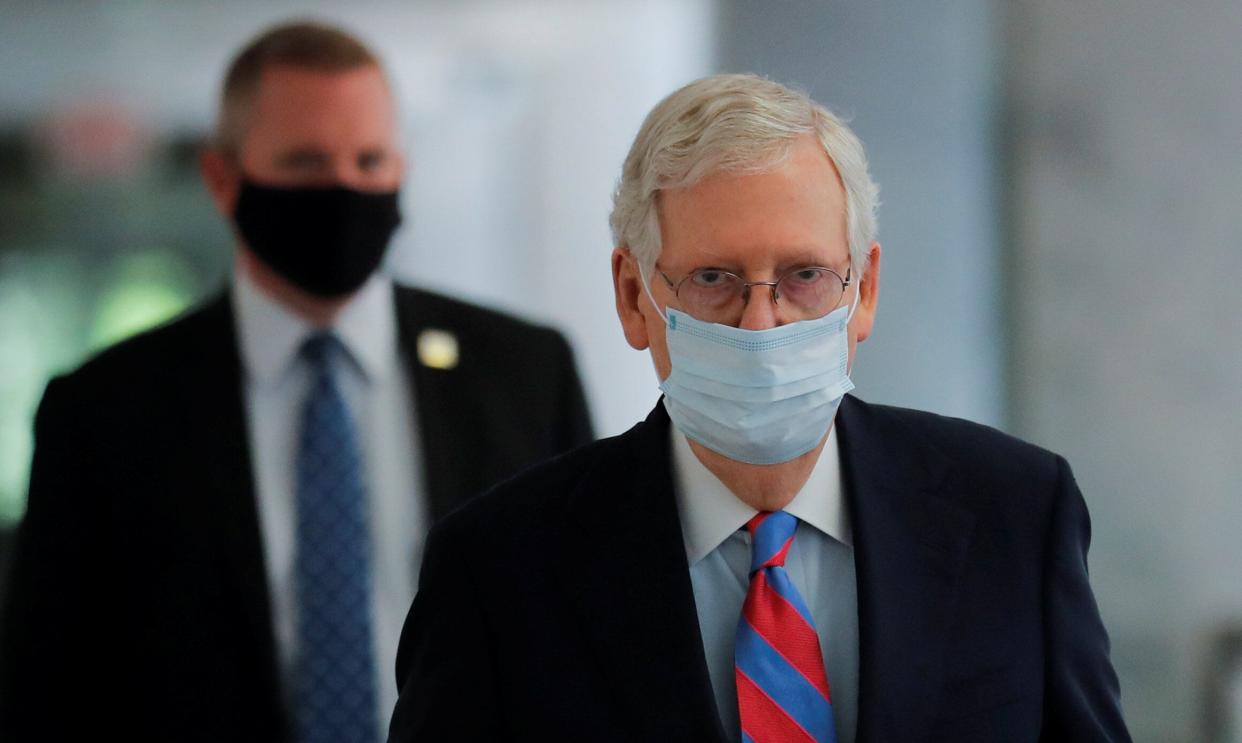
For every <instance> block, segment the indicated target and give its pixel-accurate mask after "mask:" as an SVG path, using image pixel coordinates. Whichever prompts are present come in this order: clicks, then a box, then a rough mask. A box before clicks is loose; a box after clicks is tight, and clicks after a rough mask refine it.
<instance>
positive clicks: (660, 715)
mask: <svg viewBox="0 0 1242 743" xmlns="http://www.w3.org/2000/svg"><path fill="white" fill-rule="evenodd" d="M836 425H837V426H838V427H839V428H838V435H839V437H840V445H841V453H842V457H841V462H842V471H843V477H844V482H845V492H846V497H847V501H848V504H849V508H850V515H851V519H852V524H853V531H854V545H855V565H856V571H857V581H858V613H859V617H858V618H859V644H860V647H859V651H860V678H859V717H858V720H859V722H858V740H859V741H868V742H870V741H875V742H885V743H909V742H912V741H959V742H960V741H1004V742H1005V743H1014V742H1016V741H1037V740H1044V741H1125V740H1129V736H1128V734H1127V732H1126V728H1125V724H1124V722H1123V720H1122V717H1121V712H1120V705H1119V700H1118V694H1119V692H1118V684H1117V678H1116V675H1115V674H1114V672H1113V669H1112V666H1111V665H1110V662H1109V658H1108V638H1107V636H1106V634H1105V631H1104V627H1103V625H1102V624H1101V621H1100V616H1099V612H1098V610H1097V608H1096V604H1095V600H1094V598H1093V597H1092V593H1091V589H1090V587H1089V585H1088V581H1087V563H1086V557H1087V546H1088V542H1089V539H1090V527H1089V523H1088V517H1087V511H1086V508H1085V506H1084V504H1083V499H1082V496H1081V494H1080V493H1079V490H1078V487H1077V486H1076V485H1075V483H1074V479H1073V477H1072V475H1071V474H1070V470H1069V467H1068V465H1067V464H1066V463H1065V461H1064V460H1063V459H1061V458H1060V457H1058V456H1056V455H1054V454H1051V453H1049V452H1047V451H1044V450H1042V449H1039V448H1036V447H1034V446H1031V445H1029V444H1025V443H1022V442H1020V441H1018V440H1016V439H1013V438H1011V437H1009V436H1006V435H1004V434H1001V433H999V432H997V431H994V430H991V429H988V428H985V427H983V426H979V425H976V424H972V423H968V422H965V421H961V420H953V419H949V418H943V417H939V416H935V415H931V414H927V413H920V412H915V411H911V410H903V409H898V408H890V407H881V406H876V405H869V404H866V403H864V402H861V401H859V400H857V399H855V398H852V397H847V398H846V399H845V400H844V401H843V403H842V405H841V409H840V412H839V413H838V416H837V421H836ZM668 437H669V421H668V417H667V415H666V413H665V412H664V409H663V406H659V405H658V406H657V407H656V409H655V410H654V411H653V412H652V413H651V415H650V416H649V417H648V418H647V420H646V421H645V422H643V423H640V424H638V425H637V426H635V427H634V428H633V429H631V430H630V431H629V432H627V433H625V434H623V435H621V436H618V437H615V438H611V439H606V440H603V441H600V442H596V443H594V444H592V445H589V446H587V447H584V448H581V449H578V450H576V451H574V452H572V453H570V454H567V455H564V456H562V457H559V458H557V459H555V460H553V461H551V462H549V463H546V464H544V465H541V466H538V467H536V468H534V469H531V470H529V471H527V472H525V473H523V474H522V475H520V476H518V477H517V478H515V479H512V480H510V481H508V482H506V483H504V484H502V485H500V486H498V487H497V488H495V489H494V490H492V491H491V492H490V493H489V494H487V495H485V496H483V497H481V498H479V499H475V500H474V501H472V502H471V503H470V504H468V505H467V506H465V507H464V508H462V509H461V510H459V511H457V512H456V513H454V514H453V515H451V516H449V517H448V518H447V519H445V520H443V521H441V522H440V523H439V524H438V525H437V526H436V527H435V528H434V529H433V530H432V533H431V535H430V538H429V542H428V547H427V551H426V553H425V558H424V563H423V569H422V577H421V579H420V580H421V583H420V590H419V593H418V596H417V597H416V598H415V600H414V604H413V607H412V609H411V612H410V615H409V617H408V619H407V620H406V626H405V629H404V633H403V636H402V640H401V649H400V651H399V652H398V657H397V679H398V683H399V684H400V686H401V697H400V700H399V701H398V703H397V708H396V711H395V714H394V717H393V721H392V726H391V731H390V737H389V740H390V742H395V743H409V742H412V741H424V740H455V741H460V740H469V741H475V740H477V741H484V740H592V741H612V740H617V741H620V740H642V741H718V740H722V730H721V725H720V721H719V717H718V715H717V712H716V709H715V703H714V701H713V696H712V691H711V686H710V682H709V680H708V675H707V669H706V662H705V660H704V655H703V647H702V641H701V638H700V635H699V628H698V620H697V617H696V612H695V605H694V596H693V592H692V589H691V584H690V577H689V572H688V566H687V563H686V556H685V550H684V546H683V540H682V533H681V526H680V524H679V521H678V514H677V508H676V504H675V498H674V493H673V480H672V477H671V474H670V466H669V457H670V454H669V439H668Z"/></svg>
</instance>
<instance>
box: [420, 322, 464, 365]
mask: <svg viewBox="0 0 1242 743" xmlns="http://www.w3.org/2000/svg"><path fill="white" fill-rule="evenodd" d="M457 359H458V349H457V336H455V335H453V334H452V333H450V332H448V331H447V330H436V329H430V330H424V331H423V332H421V333H419V334H418V360H419V361H420V362H422V365H423V366H429V367H431V368H432V369H452V368H453V367H455V366H457Z"/></svg>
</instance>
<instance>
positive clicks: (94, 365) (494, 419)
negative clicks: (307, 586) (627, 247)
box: [0, 287, 591, 743]
mask: <svg viewBox="0 0 1242 743" xmlns="http://www.w3.org/2000/svg"><path fill="white" fill-rule="evenodd" d="M394 301H395V303H396V314H397V327H398V334H399V340H400V343H399V347H400V348H401V351H402V353H403V354H404V355H405V356H406V361H407V368H409V369H410V372H411V375H412V376H413V380H412V382H413V390H414V396H415V408H416V411H417V425H418V432H419V440H420V443H421V444H422V462H423V465H424V470H425V482H424V489H423V492H424V493H425V495H426V497H427V500H428V502H429V511H430V514H431V516H432V517H439V516H441V515H443V514H444V513H446V512H448V511H449V510H451V509H452V508H453V507H455V506H456V505H458V504H460V503H461V502H462V501H463V500H465V499H466V498H468V497H470V496H473V495H476V494H478V493H479V492H481V491H483V490H484V489H486V488H487V487H489V486H490V485H492V484H494V483H496V482H498V481H500V480H502V479H504V478H506V477H508V476H510V475H512V474H513V473H515V472H517V471H519V470H521V469H522V468H523V467H525V466H528V465H530V464H533V463H535V462H537V461H540V460H542V459H546V458H547V457H550V456H552V455H554V454H557V453H559V452H562V451H565V450H566V449H569V448H572V447H573V446H576V445H579V444H583V443H585V442H587V441H589V440H590V439H591V431H590V424H589V421H588V418H587V412H586V406H585V404H584V401H583V395H582V388H581V385H580V384H579V382H578V377H577V373H576V371H575V367H574V363H573V358H572V355H571V353H570V350H569V346H568V345H567V344H566V343H565V340H564V339H563V338H562V337H561V336H560V335H559V334H558V333H556V332H554V331H552V330H549V329H547V328H541V327H537V326H534V325H530V324H528V323H525V322H521V321H519V320H516V319H514V318H512V317H508V316H505V315H502V314H500V313H497V312H492V311H489V310H485V309H483V308H480V307H476V306H473V305H469V304H466V303H463V302H458V301H455V300H453V299H450V298H448V297H444V296H440V295H437V294H433V293H431V292H426V291H421V290H417V289H411V288H406V287H398V288H397V291H396V293H395V296H394ZM428 328H437V329H441V330H445V331H448V332H451V333H453V334H454V335H455V336H456V337H457V339H458V346H459V348H460V355H459V359H458V364H457V366H456V367H455V368H453V369H447V370H446V369H433V368H430V367H427V366H424V365H422V364H421V363H419V361H418V358H417V356H416V353H415V348H416V345H417V338H418V337H419V334H420V333H421V332H422V331H423V330H424V329H428ZM412 415H413V413H412ZM411 496H413V493H411ZM411 559H413V557H412V556H411ZM12 569H13V572H12V581H11V584H10V592H11V593H10V596H9V599H8V604H7V607H6V609H7V612H6V613H7V616H6V617H5V622H4V627H3V628H2V629H3V633H2V635H0V740H3V741H5V742H6V743H10V742H18V741H27V740H31V741H45V740H46V741H60V740H95V739H100V738H104V737H114V738H119V739H121V740H125V741H145V740H159V741H199V740H201V741H264V743H268V742H271V741H280V740H285V739H287V738H288V736H289V729H290V726H289V725H288V721H287V716H286V714H285V710H284V704H283V699H282V696H283V693H282V690H281V688H280V683H279V672H278V664H277V653H276V646H275V640H274V635H273V629H272V618H271V607H270V603H271V602H270V598H269V595H268V589H267V570H266V568H265V567H264V552H263V544H262V535H261V532H260V528H259V520H258V512H257V505H256V502H255V492H254V484H253V482H252V474H251V461H250V451H249V446H248V444H247V431H246V422H245V408H244V403H243V392H242V370H241V364H240V361H239V356H238V350H237V341H236V336H235V331H234V320H233V314H232V311H231V305H230V302H229V299H228V297H227V296H220V297H217V298H216V299H215V300H214V301H211V302H209V303H208V304H207V305H205V306H204V307H202V308H200V309H198V310H196V311H194V312H191V313H189V314H188V315H186V316H185V317H183V318H181V319H179V320H177V321H175V322H173V323H170V324H168V325H166V326H164V327H162V328H159V329H156V330H154V331H151V332H149V333H145V334H143V335H140V336H138V337H136V338H133V339H130V340H128V341H126V342H124V343H122V344H120V345H118V346H115V347H113V348H110V349H108V350H107V351H105V352H103V353H102V354H100V355H99V356H98V357H96V358H94V359H92V360H91V361H89V362H87V363H86V364H85V365H84V366H83V367H82V368H81V369H79V370H78V371H76V372H74V373H72V374H69V375H67V376H64V377H60V378H57V379H55V380H53V381H52V382H51V383H50V384H49V385H48V388H47V392H46V393H45V394H44V397H43V402H42V404H41V405H40V407H39V413H38V417H37V420H36V423H35V456H34V465H33V467H32V471H31V479H30V500H29V506H28V510H27V513H26V517H25V520H24V521H23V523H22V525H21V527H20V530H19V533H18V540H17V546H16V550H15V554H14V558H13V568H12ZM390 662H391V661H390Z"/></svg>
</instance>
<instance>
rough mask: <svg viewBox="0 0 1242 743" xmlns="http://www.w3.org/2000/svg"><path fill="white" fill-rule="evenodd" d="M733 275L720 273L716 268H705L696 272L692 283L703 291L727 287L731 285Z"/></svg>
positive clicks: (724, 272)
mask: <svg viewBox="0 0 1242 743" xmlns="http://www.w3.org/2000/svg"><path fill="white" fill-rule="evenodd" d="M732 278H733V274H731V273H729V272H727V271H720V270H718V269H715V268H703V269H699V270H698V271H695V272H694V274H693V276H692V278H691V281H693V282H694V285H695V286H698V287H700V288H703V289H715V288H717V287H721V286H726V285H728V284H730V283H732V282H731V281H730V279H732Z"/></svg>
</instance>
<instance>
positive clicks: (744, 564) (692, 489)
mask: <svg viewBox="0 0 1242 743" xmlns="http://www.w3.org/2000/svg"><path fill="white" fill-rule="evenodd" d="M670 430H671V437H672V441H671V445H672V452H673V457H672V465H673V483H674V490H675V491H676V494H677V509H678V513H679V515H680V517H681V528H682V537H683V539H684V541H685V545H686V558H687V560H688V562H689V564H690V581H691V583H692V585H693V587H694V603H695V607H696V609H697V611H698V616H699V631H700V633H701V634H702V636H703V651H704V653H705V655H706V657H707V670H708V674H709V676H710V677H711V682H712V691H713V692H714V693H715V696H716V708H717V710H718V711H719V712H720V719H721V722H723V723H724V729H725V733H726V734H727V735H728V736H729V738H730V739H731V740H733V741H739V740H741V725H740V722H739V720H738V711H737V686H736V683H735V682H734V675H733V652H734V640H735V636H736V632H737V623H738V620H739V619H740V618H741V616H742V604H743V602H744V601H745V600H746V592H747V590H748V588H749V586H750V579H749V576H748V573H749V571H750V534H749V533H747V532H746V530H745V529H744V528H743V527H744V526H745V525H746V522H747V521H749V520H750V519H751V517H753V516H754V515H755V514H756V513H757V511H756V510H755V509H753V508H751V507H750V506H748V505H746V504H745V503H743V502H742V501H741V500H739V499H738V498H737V497H736V496H735V495H733V493H732V492H731V491H730V490H729V489H728V488H727V487H725V485H724V483H722V482H721V481H720V480H719V479H717V477H716V476H715V475H713V474H712V472H711V470H709V469H707V467H705V466H704V465H703V463H702V462H700V461H699V458H698V457H697V456H696V455H695V454H694V450H693V449H691V448H690V444H689V442H687V441H686V437H685V436H684V435H683V434H681V433H680V432H679V431H678V430H677V427H676V426H675V425H674V426H671V427H670ZM842 490H843V488H842V484H841V465H840V456H839V452H838V451H837V434H836V427H835V426H833V428H832V429H831V430H830V432H829V434H828V441H827V443H825V444H824V448H823V451H822V452H821V453H820V455H819V460H818V461H817V462H816V463H815V468H814V469H813V470H812V471H811V476H810V478H809V479H808V480H807V482H806V484H805V485H804V486H803V487H802V489H801V490H800V491H798V494H797V495H796V496H794V499H793V501H791V502H790V504H789V505H788V506H786V507H785V509H784V510H785V511H786V512H787V513H789V514H792V515H793V516H796V517H797V518H798V520H799V523H798V529H797V531H796V532H795V536H794V541H793V545H792V546H791V547H790V549H789V554H788V556H787V557H786V559H785V569H786V571H787V572H788V573H789V577H790V580H792V581H793V584H794V586H795V587H796V588H797V589H798V592H799V593H801V594H802V598H803V600H805V601H806V604H807V606H808V607H809V608H810V610H811V616H812V618H814V620H815V630H816V632H817V634H818V635H819V644H820V649H821V650H822V652H823V654H824V666H825V669H826V670H827V673H828V686H829V690H830V692H831V694H832V713H833V717H834V720H835V722H836V729H837V740H838V741H840V743H853V741H854V737H855V733H856V731H857V726H858V593H857V586H856V583H855V578H854V548H853V539H852V535H851V532H850V524H849V510H848V508H847V507H846V503H845V499H844V497H843V495H842Z"/></svg>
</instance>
